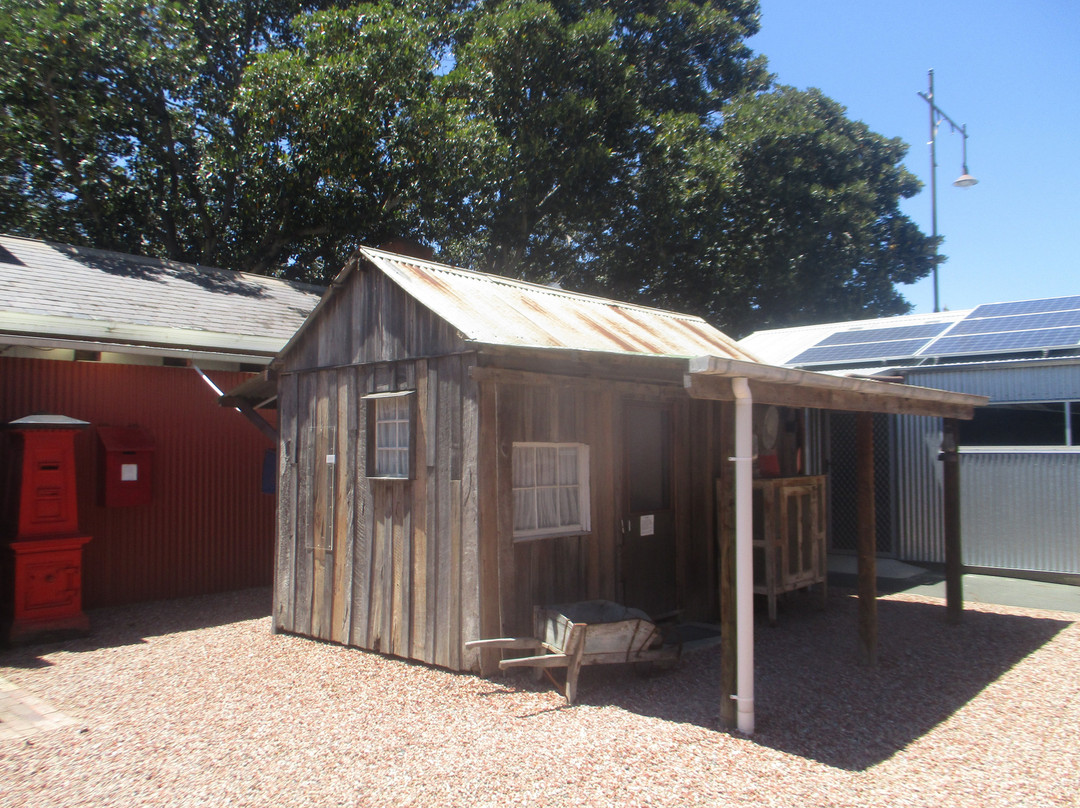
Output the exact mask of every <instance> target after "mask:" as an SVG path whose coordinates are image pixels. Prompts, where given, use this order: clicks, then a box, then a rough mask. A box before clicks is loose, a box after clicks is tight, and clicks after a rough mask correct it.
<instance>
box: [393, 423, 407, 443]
mask: <svg viewBox="0 0 1080 808" xmlns="http://www.w3.org/2000/svg"><path fill="white" fill-rule="evenodd" d="M394 445H395V446H397V447H398V448H399V449H407V448H408V447H409V422H408V421H401V422H400V423H399V424H398V425H397V443H395V444H394Z"/></svg>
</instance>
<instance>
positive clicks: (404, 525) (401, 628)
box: [390, 481, 412, 659]
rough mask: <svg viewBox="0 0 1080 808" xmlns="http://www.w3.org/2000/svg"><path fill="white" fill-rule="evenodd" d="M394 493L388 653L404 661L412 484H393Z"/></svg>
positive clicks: (407, 638)
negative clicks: (390, 614)
mask: <svg viewBox="0 0 1080 808" xmlns="http://www.w3.org/2000/svg"><path fill="white" fill-rule="evenodd" d="M390 488H391V489H392V490H393V492H394V527H393V538H392V546H393V549H392V552H393V559H394V563H393V570H392V572H391V590H392V592H393V614H392V618H391V625H390V637H391V642H390V653H392V654H396V655H397V656H400V657H405V658H406V659H407V658H409V657H410V656H411V654H410V648H409V646H410V642H409V641H410V634H411V628H412V627H411V625H410V612H411V609H410V606H411V603H410V598H409V587H410V584H411V581H412V574H411V573H412V554H411V552H410V547H409V541H410V538H411V537H410V536H409V533H410V531H411V519H410V518H409V517H410V512H411V510H412V508H411V507H410V504H409V503H410V500H411V498H412V490H411V484H410V483H407V482H404V481H402V482H394V483H391V484H390Z"/></svg>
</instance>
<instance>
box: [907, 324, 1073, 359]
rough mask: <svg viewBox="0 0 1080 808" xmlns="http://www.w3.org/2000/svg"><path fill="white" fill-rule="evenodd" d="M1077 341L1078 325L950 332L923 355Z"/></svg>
mask: <svg viewBox="0 0 1080 808" xmlns="http://www.w3.org/2000/svg"><path fill="white" fill-rule="evenodd" d="M1077 344H1080V327H1071V328H1040V329H1038V330H1037V331H1007V332H998V333H992V334H967V335H958V336H953V335H952V334H951V333H949V334H946V335H945V336H943V337H938V338H937V340H935V341H934V343H933V345H932V346H931V350H930V351H924V352H923V354H924V355H928V354H934V355H938V356H945V355H951V356H955V355H962V354H980V353H1007V352H1009V351H1023V350H1032V349H1037V348H1074V347H1076V346H1077Z"/></svg>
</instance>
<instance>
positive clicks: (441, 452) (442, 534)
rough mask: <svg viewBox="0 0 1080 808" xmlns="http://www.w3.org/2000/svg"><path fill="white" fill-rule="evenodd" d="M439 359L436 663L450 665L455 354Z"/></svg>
mask: <svg viewBox="0 0 1080 808" xmlns="http://www.w3.org/2000/svg"><path fill="white" fill-rule="evenodd" d="M437 361H438V366H439V368H438V370H439V372H438V379H439V383H438V396H439V402H438V407H437V412H436V434H437V436H438V437H437V438H436V441H437V446H436V450H435V486H436V492H435V512H436V520H437V521H436V525H437V526H436V530H435V532H434V534H433V535H434V536H435V570H436V572H435V598H434V599H433V601H432V605H433V606H434V618H435V622H434V627H435V664H436V665H442V666H443V667H449V666H450V641H451V640H450V554H451V538H450V531H451V525H450V499H451V496H450V476H451V471H452V465H453V464H452V459H453V454H454V452H453V434H454V425H453V423H452V422H453V418H454V412H455V409H456V408H455V407H454V404H453V401H452V399H454V398H455V397H456V396H457V395H458V391H457V389H456V388H455V386H454V383H453V372H452V370H451V365H452V363H454V362H456V359H455V358H454V357H449V358H447V357H444V358H442V359H439V360H437Z"/></svg>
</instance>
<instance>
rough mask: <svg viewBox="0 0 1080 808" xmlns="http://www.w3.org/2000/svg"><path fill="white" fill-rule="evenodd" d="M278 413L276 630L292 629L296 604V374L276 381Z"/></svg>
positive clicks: (274, 609)
mask: <svg viewBox="0 0 1080 808" xmlns="http://www.w3.org/2000/svg"><path fill="white" fill-rule="evenodd" d="M278 387H279V391H280V392H279V395H280V402H281V404H280V408H281V409H280V412H279V414H278V434H279V436H280V438H279V441H278V477H279V479H278V511H277V553H276V557H275V559H274V606H273V614H274V617H273V620H274V623H273V627H274V630H275V631H278V630H280V631H295V628H294V625H293V620H294V618H295V615H294V608H295V603H296V556H297V553H298V549H297V538H298V537H297V530H296V510H297V507H296V506H297V502H296V494H297V492H296V482H297V481H296V476H297V474H296V469H297V466H296V453H297V449H298V448H299V442H298V440H297V428H296V422H297V418H296V412H297V406H298V402H297V395H298V393H297V377H296V374H295V373H290V374H287V375H285V376H282V377H281V379H280V381H279V382H278Z"/></svg>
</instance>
